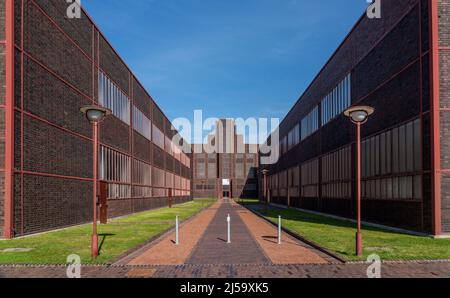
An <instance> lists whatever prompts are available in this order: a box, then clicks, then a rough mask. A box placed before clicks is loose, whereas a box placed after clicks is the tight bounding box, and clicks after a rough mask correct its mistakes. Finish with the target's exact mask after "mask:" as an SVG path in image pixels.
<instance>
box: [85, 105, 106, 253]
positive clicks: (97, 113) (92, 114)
mask: <svg viewBox="0 0 450 298" xmlns="http://www.w3.org/2000/svg"><path fill="white" fill-rule="evenodd" d="M80 111H81V112H82V113H83V114H85V115H86V118H87V120H88V121H89V122H90V123H91V124H92V126H93V139H94V146H93V180H94V181H93V183H94V188H93V225H92V243H91V245H92V246H91V252H92V257H93V258H96V257H98V234H97V187H98V185H97V184H98V164H97V160H98V124H99V123H100V122H102V121H103V120H104V119H105V117H106V116H108V115H110V114H111V111H110V110H108V109H104V108H102V107H99V106H85V107H82V108H81V109H80Z"/></svg>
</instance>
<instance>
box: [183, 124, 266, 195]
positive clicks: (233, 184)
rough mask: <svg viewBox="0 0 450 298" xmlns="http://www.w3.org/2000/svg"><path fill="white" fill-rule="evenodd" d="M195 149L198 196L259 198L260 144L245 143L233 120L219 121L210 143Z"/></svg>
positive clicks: (195, 181) (195, 186) (196, 145)
mask: <svg viewBox="0 0 450 298" xmlns="http://www.w3.org/2000/svg"><path fill="white" fill-rule="evenodd" d="M193 152H194V153H193V155H192V157H193V158H192V159H193V162H192V171H193V173H192V175H193V178H192V183H193V189H192V192H193V195H194V197H196V198H205V197H206V198H216V197H218V198H223V197H228V198H256V197H258V179H257V173H258V170H257V169H258V146H256V145H249V144H244V138H243V136H242V135H239V134H237V133H236V125H235V122H234V121H233V120H230V119H223V120H220V121H218V122H217V124H216V130H215V133H214V134H211V135H209V136H208V143H207V144H205V145H203V144H195V145H193Z"/></svg>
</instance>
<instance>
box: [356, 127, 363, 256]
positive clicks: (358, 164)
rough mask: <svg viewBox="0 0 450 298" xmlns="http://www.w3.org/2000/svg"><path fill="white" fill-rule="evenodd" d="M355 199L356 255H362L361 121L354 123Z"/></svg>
mask: <svg viewBox="0 0 450 298" xmlns="http://www.w3.org/2000/svg"><path fill="white" fill-rule="evenodd" d="M356 201H357V209H358V210H357V213H358V231H357V232H356V255H357V256H362V254H363V245H362V234H361V123H360V122H358V123H356Z"/></svg>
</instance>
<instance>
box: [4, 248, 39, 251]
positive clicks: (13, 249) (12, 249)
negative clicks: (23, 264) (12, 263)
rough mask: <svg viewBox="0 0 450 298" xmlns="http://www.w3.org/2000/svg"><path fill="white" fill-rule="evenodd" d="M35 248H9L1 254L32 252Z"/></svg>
mask: <svg viewBox="0 0 450 298" xmlns="http://www.w3.org/2000/svg"><path fill="white" fill-rule="evenodd" d="M33 249H34V248H7V249H4V250H0V252H30V251H32V250H33Z"/></svg>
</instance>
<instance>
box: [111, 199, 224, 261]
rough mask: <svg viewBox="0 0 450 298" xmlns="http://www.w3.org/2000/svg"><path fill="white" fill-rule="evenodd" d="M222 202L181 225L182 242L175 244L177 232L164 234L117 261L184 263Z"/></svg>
mask: <svg viewBox="0 0 450 298" xmlns="http://www.w3.org/2000/svg"><path fill="white" fill-rule="evenodd" d="M219 207H220V203H216V204H214V205H213V206H212V207H210V208H208V209H206V210H204V211H202V212H201V213H200V214H199V215H198V216H196V217H194V218H193V219H192V220H190V221H188V222H187V223H185V224H183V225H182V226H180V235H179V240H180V244H179V245H175V232H174V231H171V232H170V233H168V234H166V235H163V236H162V237H161V238H160V239H157V240H156V241H154V242H153V243H150V244H149V245H147V246H145V247H143V248H141V249H140V250H138V251H136V252H135V253H132V254H131V255H129V256H127V257H126V258H124V259H122V260H120V261H119V262H117V264H121V265H125V264H126V265H183V264H185V263H186V260H187V259H188V257H189V256H190V254H191V252H192V250H193V249H194V247H196V245H197V243H198V241H199V240H200V238H201V236H202V235H203V234H204V231H205V230H206V229H207V227H208V226H209V225H210V223H211V220H212V219H213V218H214V216H215V214H216V212H217V210H218V209H219Z"/></svg>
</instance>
